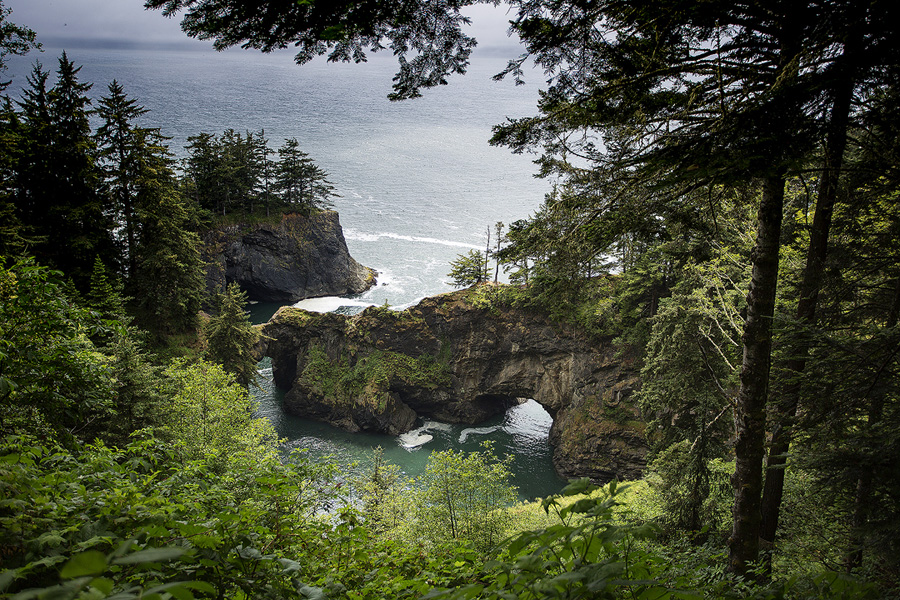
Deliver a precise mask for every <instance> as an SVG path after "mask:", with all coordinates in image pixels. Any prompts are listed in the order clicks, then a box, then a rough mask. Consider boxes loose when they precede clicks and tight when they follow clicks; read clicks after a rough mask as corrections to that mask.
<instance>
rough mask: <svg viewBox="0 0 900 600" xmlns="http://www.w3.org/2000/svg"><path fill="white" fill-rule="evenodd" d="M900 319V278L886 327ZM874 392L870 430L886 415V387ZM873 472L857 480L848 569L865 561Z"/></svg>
mask: <svg viewBox="0 0 900 600" xmlns="http://www.w3.org/2000/svg"><path fill="white" fill-rule="evenodd" d="M898 320H900V278H898V279H897V283H896V284H895V286H894V298H893V301H892V302H891V306H890V308H889V309H888V316H887V321H886V322H885V328H886V329H893V328H894V327H896V326H897V322H898ZM876 386H877V387H876V388H875V390H874V391H873V394H872V400H871V401H870V402H869V420H868V422H867V423H866V427H868V428H869V429H870V430H871V429H872V428H874V427H877V426H878V424H879V423H880V422H881V419H882V417H883V416H884V399H885V389H884V386H883V385H880V386H878V385H877V382H876ZM873 479H874V477H873V473H872V470H871V469H866V468H863V470H862V473H861V474H860V476H859V480H858V481H857V482H856V499H855V505H854V508H853V532H852V533H851V536H850V548H851V549H850V555H849V556H848V557H847V565H846V566H847V571H852V570H853V569H856V568H859V567H861V566H862V561H863V530H864V529H865V526H866V524H867V523H868V521H869V515H870V514H872V506H871V498H872V481H873Z"/></svg>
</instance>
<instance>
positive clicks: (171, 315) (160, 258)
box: [133, 173, 204, 338]
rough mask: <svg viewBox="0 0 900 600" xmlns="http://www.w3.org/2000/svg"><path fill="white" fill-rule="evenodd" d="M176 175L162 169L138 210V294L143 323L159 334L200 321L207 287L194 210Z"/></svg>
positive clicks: (134, 287)
mask: <svg viewBox="0 0 900 600" xmlns="http://www.w3.org/2000/svg"><path fill="white" fill-rule="evenodd" d="M170 175H171V173H162V177H161V178H160V179H159V180H154V181H153V182H151V183H150V184H149V185H148V186H147V187H146V189H145V193H144V195H143V197H142V198H140V201H139V207H140V208H139V211H138V220H139V222H140V237H139V242H138V246H137V252H136V259H137V260H136V263H137V266H136V269H137V271H136V273H135V277H134V280H133V290H134V291H133V296H134V297H135V298H136V299H137V304H138V308H139V310H140V312H139V319H138V322H139V323H140V324H141V325H143V326H144V327H145V328H146V329H148V330H149V331H151V332H153V333H154V334H156V336H157V337H158V338H159V337H163V336H165V335H171V334H173V333H180V332H183V331H186V330H190V329H193V328H194V327H195V326H196V322H197V312H198V311H199V310H200V299H201V295H202V292H203V288H204V280H203V270H202V262H201V260H200V251H199V244H200V240H199V237H198V236H197V234H196V233H194V232H193V231H191V230H190V229H189V227H190V225H191V221H192V218H191V214H190V211H189V209H188V206H187V204H186V202H185V200H184V198H182V197H181V195H180V194H179V192H178V191H177V190H176V189H175V187H174V181H173V180H172V179H171V176H170Z"/></svg>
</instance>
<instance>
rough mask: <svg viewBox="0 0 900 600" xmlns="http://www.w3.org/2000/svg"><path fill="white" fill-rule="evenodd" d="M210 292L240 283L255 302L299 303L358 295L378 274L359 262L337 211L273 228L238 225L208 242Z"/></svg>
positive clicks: (288, 218) (293, 218)
mask: <svg viewBox="0 0 900 600" xmlns="http://www.w3.org/2000/svg"><path fill="white" fill-rule="evenodd" d="M204 242H205V243H204V251H203V254H204V256H203V258H204V260H205V261H206V262H207V278H206V280H207V286H208V288H209V289H215V288H221V287H222V286H223V285H224V284H225V283H231V282H237V283H238V284H239V285H240V286H241V288H242V289H243V290H245V291H246V292H247V294H248V295H249V296H250V299H251V300H259V301H264V302H296V301H298V300H303V299H304V298H314V297H317V296H343V295H346V294H358V293H360V292H363V291H365V290H367V289H368V288H370V287H371V286H372V285H374V284H375V272H374V271H372V269H369V268H368V267H364V266H363V265H361V264H359V263H358V262H356V261H355V260H354V259H353V257H351V256H350V253H349V252H348V251H347V243H346V241H345V240H344V233H343V230H342V229H341V224H340V222H339V220H338V214H337V213H336V212H334V211H324V212H320V213H317V214H313V215H310V216H305V215H300V214H286V215H283V216H282V218H281V221H280V222H278V223H275V224H271V223H261V224H253V225H234V226H230V227H227V228H219V229H215V230H213V231H210V232H209V233H208V234H207V235H206V236H205V237H204Z"/></svg>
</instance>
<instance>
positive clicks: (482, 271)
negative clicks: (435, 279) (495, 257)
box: [448, 250, 488, 287]
mask: <svg viewBox="0 0 900 600" xmlns="http://www.w3.org/2000/svg"><path fill="white" fill-rule="evenodd" d="M448 276H449V277H451V278H452V279H453V285H455V286H456V287H467V286H470V285H477V284H479V283H484V282H485V281H487V278H488V276H487V259H486V258H485V256H484V253H482V252H481V251H480V250H469V252H468V254H458V255H457V257H456V260H454V261H452V262H451V263H450V273H448Z"/></svg>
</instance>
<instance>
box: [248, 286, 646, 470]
mask: <svg viewBox="0 0 900 600" xmlns="http://www.w3.org/2000/svg"><path fill="white" fill-rule="evenodd" d="M472 293H473V292H472V291H470V290H464V291H462V292H455V293H452V294H444V295H441V296H436V297H433V298H427V299H425V300H423V301H422V302H421V303H420V304H418V305H417V306H414V307H412V308H410V309H408V310H406V311H402V312H396V311H391V310H389V309H386V308H377V307H373V308H369V309H367V310H365V311H363V312H362V313H360V314H358V315H354V316H351V317H348V316H344V315H339V314H334V313H328V314H316V313H309V312H307V311H303V310H299V309H295V308H289V307H285V308H282V309H281V310H280V311H279V312H278V313H276V315H275V316H274V317H273V318H272V320H271V321H270V322H269V323H268V324H266V325H265V327H264V329H263V333H264V336H265V337H266V338H268V340H269V341H268V344H267V349H266V354H267V355H268V356H270V357H271V358H272V366H273V375H274V378H275V383H276V385H278V386H279V387H281V388H282V389H286V390H287V393H286V394H285V399H284V408H285V410H287V411H288V412H291V413H293V414H298V415H301V416H304V417H306V418H312V419H317V420H321V421H326V422H329V423H331V424H333V425H336V426H338V427H341V428H344V429H347V430H349V431H361V430H366V431H379V432H383V433H389V434H393V435H396V434H399V433H402V432H405V431H408V430H409V429H412V428H413V427H414V425H415V422H416V419H417V418H418V417H430V418H434V419H437V420H440V421H445V422H453V423H465V424H476V423H479V422H482V421H484V420H485V419H487V418H489V417H491V416H493V415H496V414H498V413H501V412H503V411H505V410H506V409H507V408H509V407H510V406H512V405H513V404H514V403H515V402H516V401H517V399H519V398H533V399H534V400H535V401H537V402H538V403H539V404H541V405H542V406H543V407H544V408H545V409H546V410H547V412H548V413H550V415H551V417H553V426H552V428H551V430H550V443H551V445H552V447H553V456H554V465H555V466H556V469H557V471H559V472H560V474H562V475H564V476H570V477H572V476H588V477H591V478H592V479H595V480H599V481H606V480H610V479H613V478H616V477H618V478H620V479H628V478H633V477H636V476H637V475H639V474H640V472H641V470H642V468H643V466H644V457H645V455H646V442H645V438H644V429H643V427H644V426H643V423H642V422H641V420H640V417H639V414H638V411H637V409H636V408H635V407H634V406H633V403H631V402H630V401H629V398H630V396H631V392H632V390H633V389H634V388H635V386H636V385H637V378H636V374H637V373H636V369H635V368H634V366H633V364H632V363H631V361H630V360H629V359H628V358H622V357H619V356H617V352H616V348H614V347H613V346H612V345H611V344H610V343H609V342H608V341H606V342H603V341H597V340H594V339H591V338H589V337H588V336H586V335H584V334H583V333H581V332H579V331H578V330H576V329H575V328H572V327H566V326H562V325H559V324H556V323H553V322H551V321H550V319H548V318H547V317H546V315H542V314H539V313H536V312H533V311H524V310H519V309H513V308H508V307H506V308H502V309H501V308H497V307H496V306H493V307H491V306H475V305H474V304H473V303H472V301H471V295H472ZM479 304H481V303H479Z"/></svg>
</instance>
